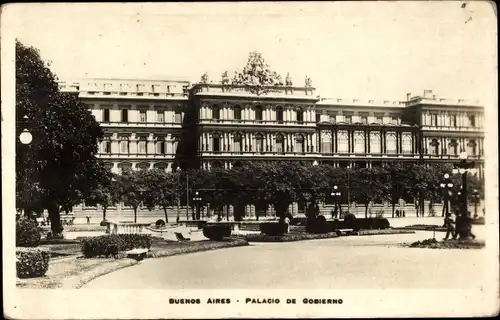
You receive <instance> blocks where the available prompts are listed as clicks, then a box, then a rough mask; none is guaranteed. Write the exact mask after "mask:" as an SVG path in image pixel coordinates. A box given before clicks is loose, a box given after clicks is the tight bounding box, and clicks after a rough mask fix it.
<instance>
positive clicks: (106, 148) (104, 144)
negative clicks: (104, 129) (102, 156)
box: [101, 136, 111, 153]
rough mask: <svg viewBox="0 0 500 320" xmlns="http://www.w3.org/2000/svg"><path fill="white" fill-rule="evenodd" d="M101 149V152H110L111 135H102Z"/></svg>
mask: <svg viewBox="0 0 500 320" xmlns="http://www.w3.org/2000/svg"><path fill="white" fill-rule="evenodd" d="M101 150H102V153H111V137H109V136H108V137H104V139H103V141H102V149H101Z"/></svg>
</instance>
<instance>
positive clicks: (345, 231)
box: [337, 229, 353, 236]
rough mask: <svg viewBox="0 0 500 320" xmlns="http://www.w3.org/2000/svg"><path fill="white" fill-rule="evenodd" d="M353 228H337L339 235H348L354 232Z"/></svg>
mask: <svg viewBox="0 0 500 320" xmlns="http://www.w3.org/2000/svg"><path fill="white" fill-rule="evenodd" d="M352 231H353V229H337V234H338V235H339V236H347V235H350V234H351V233H352Z"/></svg>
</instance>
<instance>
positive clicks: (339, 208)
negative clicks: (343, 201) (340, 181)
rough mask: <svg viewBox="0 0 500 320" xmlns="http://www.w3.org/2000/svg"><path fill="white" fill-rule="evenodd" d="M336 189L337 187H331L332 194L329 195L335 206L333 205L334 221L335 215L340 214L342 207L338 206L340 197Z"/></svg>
mask: <svg viewBox="0 0 500 320" xmlns="http://www.w3.org/2000/svg"><path fill="white" fill-rule="evenodd" d="M338 188H339V187H338V186H337V185H334V186H333V192H332V193H331V194H330V195H331V196H332V198H333V199H334V202H335V204H334V205H335V209H334V217H335V219H336V218H337V214H338V212H339V211H340V214H342V207H341V205H340V196H341V193H340V191H339V190H338ZM337 210H338V211H337Z"/></svg>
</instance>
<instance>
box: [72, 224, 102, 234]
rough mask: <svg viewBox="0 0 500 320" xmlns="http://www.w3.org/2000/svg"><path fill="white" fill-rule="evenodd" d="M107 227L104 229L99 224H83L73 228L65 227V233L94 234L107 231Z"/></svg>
mask: <svg viewBox="0 0 500 320" xmlns="http://www.w3.org/2000/svg"><path fill="white" fill-rule="evenodd" d="M106 228H107V227H106V226H104V227H102V226H100V225H98V224H94V225H92V224H81V225H78V224H77V225H72V226H64V232H84V231H86V232H93V231H102V232H105V231H106Z"/></svg>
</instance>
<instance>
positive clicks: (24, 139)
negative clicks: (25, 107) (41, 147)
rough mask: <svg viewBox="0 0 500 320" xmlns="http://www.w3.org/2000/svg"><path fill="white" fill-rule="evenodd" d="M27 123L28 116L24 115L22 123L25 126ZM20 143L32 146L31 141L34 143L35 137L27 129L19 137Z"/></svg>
mask: <svg viewBox="0 0 500 320" xmlns="http://www.w3.org/2000/svg"><path fill="white" fill-rule="evenodd" d="M27 121H28V116H27V115H24V117H23V121H22V122H23V125H25V124H26V122H27ZM19 141H21V143H22V144H30V143H31V141H33V136H32V135H31V133H30V132H29V130H28V129H26V128H25V129H24V130H23V132H21V134H20V135H19Z"/></svg>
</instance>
